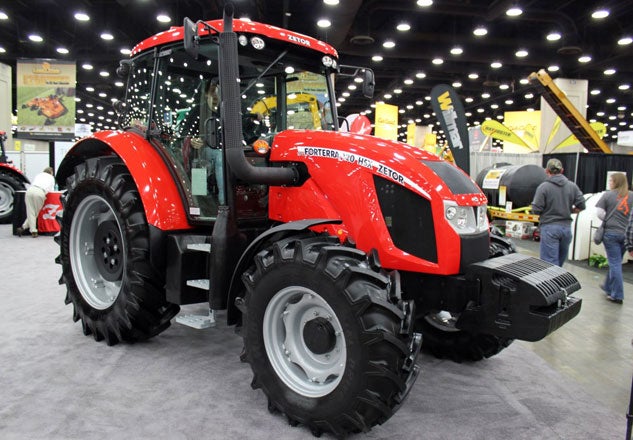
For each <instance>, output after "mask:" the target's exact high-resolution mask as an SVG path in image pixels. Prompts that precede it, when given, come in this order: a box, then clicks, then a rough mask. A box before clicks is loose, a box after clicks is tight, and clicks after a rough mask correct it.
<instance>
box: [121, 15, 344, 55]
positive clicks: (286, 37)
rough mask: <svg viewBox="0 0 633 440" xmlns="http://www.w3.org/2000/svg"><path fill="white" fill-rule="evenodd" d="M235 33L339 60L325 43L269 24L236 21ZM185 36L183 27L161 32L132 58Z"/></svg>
mask: <svg viewBox="0 0 633 440" xmlns="http://www.w3.org/2000/svg"><path fill="white" fill-rule="evenodd" d="M206 23H207V24H208V25H210V26H211V27H213V28H215V29H217V30H219V31H220V32H222V31H223V30H224V21H223V20H210V21H207V22H206ZM198 32H199V33H200V35H205V34H209V33H213V31H207V30H205V28H204V27H203V25H202V23H200V24H199V25H198ZM233 32H235V33H248V34H256V35H261V36H265V37H267V38H272V39H275V40H279V41H284V42H286V43H290V44H294V45H296V46H299V47H303V48H308V49H312V50H315V51H318V52H321V53H323V54H324V55H330V56H333V57H335V58H338V53H337V52H336V49H334V48H333V47H332V46H330V45H329V44H327V43H324V42H323V41H320V40H317V39H316V38H312V37H309V36H307V35H303V34H300V33H297V32H292V31H289V30H287V29H282V28H279V27H277V26H272V25H269V24H263V23H257V22H254V21H246V20H240V19H234V20H233ZM183 36H184V30H183V26H172V27H171V28H169V30H166V31H163V32H160V33H158V34H156V35H154V36H153V37H149V38H147V39H145V40H143V41H141V42H140V43H139V44H137V45H136V46H134V49H132V53H131V56H134V55H137V54H139V53H141V52H143V51H146V50H148V49H151V48H153V47H156V46H162V45H164V44H167V43H172V42H175V41H182V39H183Z"/></svg>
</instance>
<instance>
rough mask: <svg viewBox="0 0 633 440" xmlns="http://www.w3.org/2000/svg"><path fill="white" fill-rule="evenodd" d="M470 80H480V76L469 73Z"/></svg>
mask: <svg viewBox="0 0 633 440" xmlns="http://www.w3.org/2000/svg"><path fill="white" fill-rule="evenodd" d="M468 78H469V79H477V78H479V74H478V73H475V72H472V73H469V74H468Z"/></svg>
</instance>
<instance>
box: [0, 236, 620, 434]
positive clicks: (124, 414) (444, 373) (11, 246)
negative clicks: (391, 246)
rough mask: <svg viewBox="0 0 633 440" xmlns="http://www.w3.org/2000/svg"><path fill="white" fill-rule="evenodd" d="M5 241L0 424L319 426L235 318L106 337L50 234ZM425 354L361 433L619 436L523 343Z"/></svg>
mask: <svg viewBox="0 0 633 440" xmlns="http://www.w3.org/2000/svg"><path fill="white" fill-rule="evenodd" d="M0 249H2V250H1V252H2V262H3V263H2V265H1V266H0V267H1V269H0V276H1V279H2V287H0V310H2V315H1V316H2V319H1V320H0V368H1V370H0V395H1V396H2V399H1V401H0V402H1V403H0V438H2V439H47V440H49V439H88V440H89V439H111V438H128V439H170V440H171V439H220V438H222V439H225V438H228V439H235V438H257V439H274V440H282V439H306V438H311V434H310V433H309V431H308V430H306V429H304V428H302V427H296V428H293V427H290V426H289V425H288V424H287V423H286V421H285V420H284V419H283V418H282V417H281V416H279V415H272V414H269V413H268V411H267V409H266V398H265V397H264V395H263V393H261V391H254V390H252V389H251V388H250V381H251V372H250V368H249V366H248V364H243V363H240V361H239V358H238V356H239V352H240V348H241V339H240V338H239V337H238V336H237V335H235V334H234V332H233V329H232V328H227V327H226V326H224V325H222V326H220V327H219V328H216V329H212V330H205V331H199V330H194V329H190V328H187V327H183V326H181V325H179V324H173V325H172V326H171V327H170V328H169V329H168V330H167V331H165V332H164V333H162V334H161V335H159V336H158V337H156V338H154V339H152V340H150V341H148V342H146V343H140V344H133V345H126V344H120V345H117V346H115V347H108V346H106V345H105V343H103V342H101V343H97V342H95V341H94V340H93V339H92V338H89V337H85V336H83V334H82V332H81V326H80V325H79V324H78V323H73V321H72V308H71V306H65V305H64V295H65V287H64V286H59V285H58V284H57V280H58V278H59V273H60V268H59V266H58V265H56V264H54V262H53V259H54V257H55V256H56V255H57V246H56V245H55V243H54V242H53V239H52V237H39V238H37V239H33V238H31V237H23V238H17V237H14V236H12V235H11V228H10V226H9V225H0ZM189 311H191V310H189ZM419 363H420V366H421V367H422V373H421V376H420V378H419V379H418V381H417V383H416V385H415V387H414V389H413V390H412V392H411V394H410V396H409V398H408V400H407V401H406V402H405V404H404V405H403V407H402V408H401V409H400V411H399V412H398V413H396V414H395V415H394V416H393V417H392V418H391V419H390V420H389V421H388V422H387V423H386V424H384V425H382V426H378V427H376V428H374V429H373V430H372V431H371V432H370V433H368V434H360V435H357V436H353V438H358V439H362V438H371V439H413V438H415V439H482V440H484V439H485V440H489V439H526V440H527V439H530V440H533V439H574V440H579V439H587V440H589V439H591V440H600V439H605V440H606V439H609V440H611V439H620V438H624V433H625V429H626V419H625V417H624V414H616V413H614V412H612V411H610V410H608V409H605V408H604V406H603V405H601V404H599V403H598V402H596V401H595V400H593V399H592V398H591V397H590V396H589V395H588V394H587V393H585V392H584V391H583V389H581V388H580V386H579V385H578V384H577V383H575V382H573V381H572V380H571V379H569V378H567V377H564V376H562V375H560V374H559V373H558V372H556V371H554V370H553V369H551V368H550V367H549V366H548V365H547V364H546V363H545V362H544V361H543V360H542V359H541V358H540V357H538V355H536V354H535V353H533V352H530V351H529V350H527V349H525V348H522V347H521V345H519V344H513V345H512V346H510V347H509V348H508V349H507V350H505V351H504V352H503V353H502V354H500V355H499V356H496V357H494V358H492V359H489V360H486V361H483V362H479V363H475V364H461V365H460V364H454V363H452V362H448V361H438V360H435V359H433V358H430V357H427V356H421V357H420V360H419ZM324 437H325V438H329V436H324Z"/></svg>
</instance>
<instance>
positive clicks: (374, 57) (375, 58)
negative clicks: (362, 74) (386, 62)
mask: <svg viewBox="0 0 633 440" xmlns="http://www.w3.org/2000/svg"><path fill="white" fill-rule="evenodd" d="M371 60H372V61H376V62H380V61H382V57H381V56H380V55H374V56H373V57H371Z"/></svg>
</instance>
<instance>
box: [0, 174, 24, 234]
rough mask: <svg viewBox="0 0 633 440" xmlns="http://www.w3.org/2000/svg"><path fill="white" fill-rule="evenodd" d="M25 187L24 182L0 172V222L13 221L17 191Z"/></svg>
mask: <svg viewBox="0 0 633 440" xmlns="http://www.w3.org/2000/svg"><path fill="white" fill-rule="evenodd" d="M24 189H25V188H24V183H22V182H20V181H19V180H18V179H16V178H15V177H13V176H12V175H10V174H7V173H3V172H0V223H9V222H10V221H11V218H12V216H13V209H14V205H15V192H16V191H23V190H24Z"/></svg>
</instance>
